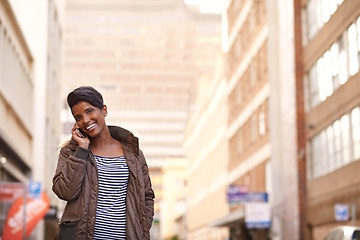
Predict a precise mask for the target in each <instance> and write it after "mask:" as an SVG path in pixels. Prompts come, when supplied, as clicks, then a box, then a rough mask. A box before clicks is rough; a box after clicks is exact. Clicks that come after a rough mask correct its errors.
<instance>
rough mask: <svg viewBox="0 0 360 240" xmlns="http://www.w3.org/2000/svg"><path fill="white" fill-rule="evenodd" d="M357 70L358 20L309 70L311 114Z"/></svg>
mask: <svg viewBox="0 0 360 240" xmlns="http://www.w3.org/2000/svg"><path fill="white" fill-rule="evenodd" d="M359 68H360V17H358V19H357V20H356V21H355V22H354V23H352V24H351V25H350V27H349V28H348V29H347V30H346V31H345V32H344V33H343V34H342V35H341V36H340V37H339V39H338V40H337V41H336V42H335V43H333V45H332V46H331V47H330V49H328V50H327V51H326V52H325V53H324V55H323V56H321V57H320V58H319V59H318V60H317V61H316V63H315V64H314V65H313V66H312V67H311V69H310V71H309V72H308V74H307V76H306V82H307V85H308V92H309V95H308V101H307V102H308V106H307V109H308V110H310V109H312V108H314V107H316V106H317V105H318V104H319V103H321V102H323V101H324V100H325V99H326V98H327V97H329V96H330V95H332V94H333V93H334V91H335V90H336V89H338V88H339V87H340V86H341V85H342V84H344V83H345V82H347V81H348V79H349V78H350V77H352V76H353V75H355V74H356V73H357V72H358V71H359Z"/></svg>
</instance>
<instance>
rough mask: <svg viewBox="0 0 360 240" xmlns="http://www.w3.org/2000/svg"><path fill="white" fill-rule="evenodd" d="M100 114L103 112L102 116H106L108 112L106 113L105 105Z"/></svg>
mask: <svg viewBox="0 0 360 240" xmlns="http://www.w3.org/2000/svg"><path fill="white" fill-rule="evenodd" d="M102 112H103V114H104V117H106V116H107V114H108V112H107V106H106V105H104V106H103V108H102Z"/></svg>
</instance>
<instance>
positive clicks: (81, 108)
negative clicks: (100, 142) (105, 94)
mask: <svg viewBox="0 0 360 240" xmlns="http://www.w3.org/2000/svg"><path fill="white" fill-rule="evenodd" d="M71 112H72V114H73V116H74V118H75V121H76V123H77V125H78V126H79V127H80V130H81V131H82V132H83V133H84V134H86V135H87V136H88V137H89V138H94V137H96V136H98V135H99V134H100V133H101V132H102V131H103V129H104V128H105V127H106V123H105V116H106V114H107V109H106V106H105V105H104V107H103V108H102V109H101V110H100V109H99V108H97V107H94V106H93V105H91V104H90V103H88V102H85V101H82V102H79V103H78V104H76V105H74V106H73V107H72V108H71Z"/></svg>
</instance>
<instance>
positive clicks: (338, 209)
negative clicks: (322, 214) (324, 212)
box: [334, 203, 349, 221]
mask: <svg viewBox="0 0 360 240" xmlns="http://www.w3.org/2000/svg"><path fill="white" fill-rule="evenodd" d="M334 210H335V220H336V221H348V220H349V205H347V204H340V203H337V204H335V206H334Z"/></svg>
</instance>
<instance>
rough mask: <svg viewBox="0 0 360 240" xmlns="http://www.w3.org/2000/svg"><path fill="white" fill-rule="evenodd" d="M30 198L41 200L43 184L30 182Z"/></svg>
mask: <svg viewBox="0 0 360 240" xmlns="http://www.w3.org/2000/svg"><path fill="white" fill-rule="evenodd" d="M29 198H41V182H36V181H30V182H29Z"/></svg>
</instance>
